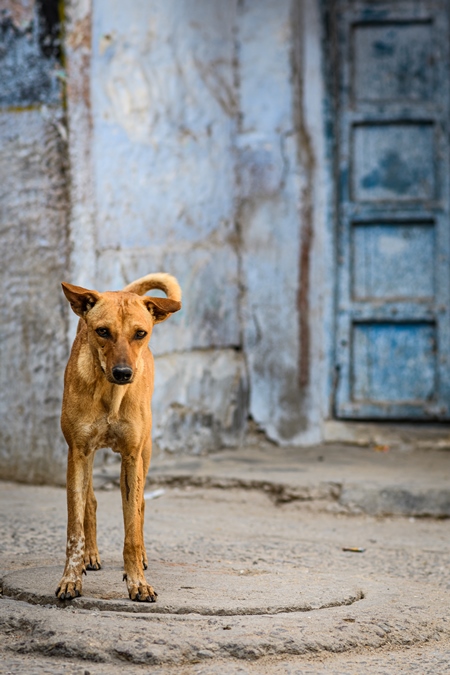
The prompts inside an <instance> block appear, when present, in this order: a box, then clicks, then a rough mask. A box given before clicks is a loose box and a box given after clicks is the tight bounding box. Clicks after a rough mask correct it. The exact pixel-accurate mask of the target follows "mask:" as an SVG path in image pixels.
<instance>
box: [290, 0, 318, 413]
mask: <svg viewBox="0 0 450 675" xmlns="http://www.w3.org/2000/svg"><path fill="white" fill-rule="evenodd" d="M292 29H293V41H292V52H291V58H292V73H293V88H294V123H295V130H296V134H297V139H298V140H297V153H298V161H299V165H300V167H301V168H302V170H303V176H302V186H301V189H300V227H301V235H300V256H299V276H298V291H297V311H298V329H299V342H300V345H299V354H298V383H299V386H300V389H301V397H302V399H303V400H304V399H305V396H306V389H307V387H308V386H309V380H310V357H311V335H310V283H311V269H310V268H311V260H310V258H311V247H312V243H313V172H314V153H313V149H312V144H311V139H310V137H309V134H308V131H307V129H306V126H305V122H304V117H303V96H304V90H303V76H302V72H303V71H302V67H301V59H302V48H303V44H302V40H301V36H302V34H303V32H304V30H305V27H304V26H303V25H302V9H301V0H294V1H293V3H292Z"/></svg>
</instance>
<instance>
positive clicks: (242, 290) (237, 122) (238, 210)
mask: <svg viewBox="0 0 450 675" xmlns="http://www.w3.org/2000/svg"><path fill="white" fill-rule="evenodd" d="M243 7H244V0H237V3H236V13H235V23H234V30H233V39H234V44H233V90H234V100H235V102H236V105H235V111H234V133H233V139H232V143H233V148H232V152H233V155H234V186H235V193H234V214H235V215H234V223H235V237H234V242H233V243H234V248H235V252H236V257H237V271H238V281H237V283H238V315H239V344H240V350H242V357H243V362H244V368H245V378H246V381H247V392H246V397H245V398H246V400H245V407H246V409H247V411H248V409H249V400H250V373H249V368H248V362H247V355H246V351H245V349H244V321H245V317H244V303H245V295H246V287H245V284H244V272H243V260H242V246H243V240H242V207H243V202H242V198H241V173H240V168H239V152H238V142H237V140H238V136H239V134H240V133H242V112H241V97H240V89H241V74H240V46H241V45H240V37H239V16H240V12H241V11H242V9H243Z"/></svg>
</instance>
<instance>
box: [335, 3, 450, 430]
mask: <svg viewBox="0 0 450 675" xmlns="http://www.w3.org/2000/svg"><path fill="white" fill-rule="evenodd" d="M331 17H332V24H331V26H332V32H331V38H332V40H331V42H332V43H333V44H334V49H335V53H334V55H333V58H332V60H331V61H332V68H333V69H334V82H335V93H336V99H335V100H336V103H337V108H336V119H337V125H336V127H337V145H336V155H337V162H336V173H337V178H338V180H337V185H338V187H337V201H338V204H337V214H338V218H337V220H338V223H337V226H338V235H337V270H338V290H337V302H336V305H337V318H336V370H337V386H336V398H335V410H336V414H337V416H338V417H342V418H366V419H422V420H427V419H441V420H444V419H449V418H450V359H449V357H450V315H449V309H450V302H449V295H450V259H449V250H450V220H449V159H450V155H449V112H450V110H449V80H450V67H449V65H450V63H449V35H450V34H449V3H448V2H446V1H445V0H437V1H433V0H429V1H427V2H420V1H418V0H416V1H414V2H402V0H397V1H396V2H389V3H385V4H383V3H382V2H374V1H369V0H366V1H365V2H359V1H349V0H347V1H345V0H336V1H335V2H334V3H333V4H332V6H331Z"/></svg>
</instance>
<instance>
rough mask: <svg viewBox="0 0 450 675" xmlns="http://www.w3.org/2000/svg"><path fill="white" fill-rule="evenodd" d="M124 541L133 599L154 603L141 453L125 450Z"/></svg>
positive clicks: (123, 483) (123, 458)
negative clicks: (146, 561) (146, 559)
mask: <svg viewBox="0 0 450 675" xmlns="http://www.w3.org/2000/svg"><path fill="white" fill-rule="evenodd" d="M120 488H121V491H122V507H123V522H124V528H125V541H124V547H123V564H124V579H126V582H127V588H128V594H129V596H130V598H131V599H132V600H138V601H140V602H155V601H156V596H157V593H156V592H155V590H154V589H153V588H152V586H150V585H149V584H148V583H147V580H146V578H145V576H144V572H143V570H142V560H143V555H144V552H145V549H144V541H143V538H142V501H143V493H144V482H143V465H142V455H141V453H140V452H139V453H136V454H135V453H130V454H128V453H124V454H123V455H122V470H121V475H120Z"/></svg>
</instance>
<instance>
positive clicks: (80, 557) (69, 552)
mask: <svg viewBox="0 0 450 675" xmlns="http://www.w3.org/2000/svg"><path fill="white" fill-rule="evenodd" d="M89 467H90V462H89V457H88V455H87V454H86V453H85V452H84V451H83V450H80V449H78V448H69V454H68V458H67V548H66V566H65V568H64V574H63V577H62V579H61V581H60V582H59V586H58V588H57V590H56V597H58V598H59V599H60V600H71V599H72V598H76V597H78V596H79V595H81V585H82V584H81V575H82V574H83V572H85V568H84V545H85V538H84V526H83V523H84V513H85V506H86V495H87V490H88V486H89Z"/></svg>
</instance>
